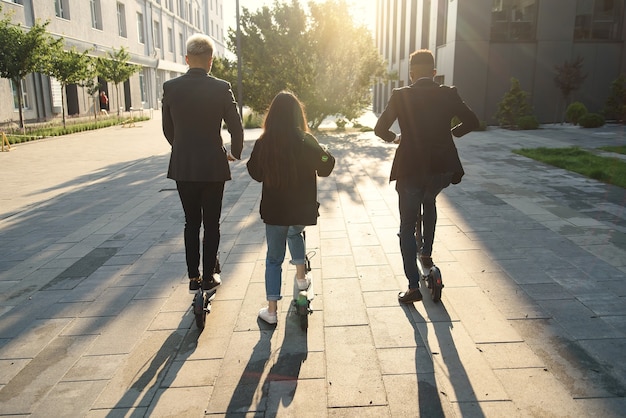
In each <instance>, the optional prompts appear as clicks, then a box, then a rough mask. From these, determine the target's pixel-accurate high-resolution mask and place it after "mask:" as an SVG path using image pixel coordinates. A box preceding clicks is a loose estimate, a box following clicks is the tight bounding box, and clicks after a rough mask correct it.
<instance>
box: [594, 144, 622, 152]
mask: <svg viewBox="0 0 626 418" xmlns="http://www.w3.org/2000/svg"><path fill="white" fill-rule="evenodd" d="M600 149H601V150H603V151H608V152H616V153H618V154H626V145H620V146H617V147H600Z"/></svg>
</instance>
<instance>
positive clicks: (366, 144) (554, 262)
mask: <svg viewBox="0 0 626 418" xmlns="http://www.w3.org/2000/svg"><path fill="white" fill-rule="evenodd" d="M364 120H365V121H370V122H371V121H375V117H373V115H369V117H366V118H365V119H364ZM365 124H367V125H369V126H372V125H373V122H371V123H367V122H366V123H365ZM259 133H260V130H258V129H257V130H250V131H246V139H247V140H248V141H247V142H246V148H245V151H244V161H241V162H235V163H233V164H232V165H231V168H232V172H233V180H232V181H230V182H228V183H227V187H226V192H225V198H224V207H223V212H222V240H221V245H220V258H221V261H222V267H223V271H222V279H223V285H222V286H221V287H220V289H219V291H218V293H217V298H216V300H215V302H214V303H213V311H212V313H211V314H210V315H208V316H207V323H206V328H205V330H204V331H203V332H202V333H200V332H199V331H198V330H197V328H196V325H195V322H194V316H193V314H192V312H191V310H190V304H191V299H192V296H191V295H189V294H188V292H187V280H186V277H185V271H186V269H185V261H184V247H183V238H182V232H183V224H184V219H183V213H182V208H181V207H180V202H179V200H178V196H177V194H176V191H175V185H174V183H173V182H172V181H171V180H168V179H166V177H165V173H166V170H167V162H168V157H169V155H168V152H169V145H168V144H167V142H166V141H165V139H164V138H163V136H162V134H161V125H160V117H159V114H158V112H155V114H154V119H153V120H151V121H148V122H142V123H138V124H137V125H136V126H135V127H132V128H121V127H113V128H107V129H103V130H99V131H94V132H87V133H81V134H76V135H70V136H68V137H63V138H54V139H46V140H43V141H37V142H35V143H28V144H23V145H16V146H14V147H12V150H11V151H10V152H5V153H2V154H0V178H1V181H2V187H0V202H1V206H0V415H19V416H46V417H50V416H67V417H70V416H71V417H77V416H88V417H101V416H102V417H103V416H108V417H117V416H144V415H145V416H186V417H196V416H197V417H200V416H204V415H216V416H224V415H226V416H238V415H241V416H244V414H246V413H247V414H248V416H268V417H273V416H316V417H319V416H331V417H343V416H345V417H353V416H359V417H367V416H372V417H384V416H392V417H407V416H423V417H432V416H446V417H448V416H450V417H452V416H463V417H502V416H532V417H545V416H571V417H574V416H576V417H578V416H603V417H618V416H623V411H625V410H626V400H625V399H624V396H625V394H626V303H625V297H626V213H625V211H624V207H625V206H626V192H625V191H624V190H623V189H619V188H616V187H612V186H607V185H604V184H602V183H598V182H596V181H593V180H589V179H586V178H583V177H581V176H579V175H576V174H572V173H569V172H566V171H564V170H560V169H556V168H552V167H549V166H546V165H544V164H541V163H539V162H535V161H532V160H529V159H526V158H524V157H521V156H518V155H515V154H513V153H511V152H510V151H511V149H514V148H521V147H538V146H547V147H560V146H571V145H576V146H580V147H583V148H596V147H598V146H601V145H607V144H611V145H616V144H619V145H624V144H626V135H625V134H624V129H623V127H616V126H609V127H605V128H600V129H593V130H584V129H580V128H575V127H569V126H567V125H564V126H561V125H554V126H545V127H544V129H540V130H537V131H518V132H514V131H505V130H499V129H491V130H488V131H486V132H475V133H472V134H470V135H468V136H467V137H464V138H462V139H461V140H459V141H458V142H457V144H458V147H459V152H460V155H461V159H462V161H463V163H464V167H465V171H466V172H467V174H466V176H465V177H464V179H463V181H462V183H461V184H459V185H457V186H451V187H449V188H447V189H446V190H445V191H444V192H443V194H442V195H441V196H440V197H439V199H438V208H439V213H438V215H439V217H438V223H437V236H436V242H435V250H434V254H433V258H434V260H435V262H436V263H437V265H438V266H439V267H440V268H441V270H442V272H443V279H444V284H445V288H444V290H443V299H442V302H441V303H437V304H436V303H434V302H432V301H431V300H430V299H429V298H428V292H427V291H426V290H424V289H423V292H424V295H425V300H424V301H423V302H417V303H415V304H414V305H411V306H400V305H399V304H398V302H397V293H398V292H399V291H401V290H404V289H405V287H406V284H407V282H406V279H405V278H404V275H403V271H402V263H401V257H400V252H399V245H398V238H397V235H396V233H397V230H398V210H397V196H396V193H395V191H394V188H393V184H389V183H388V173H389V169H390V165H391V160H392V158H393V154H394V152H395V146H394V145H390V144H385V143H383V142H382V141H380V140H378V139H377V138H376V137H375V136H374V135H373V133H371V132H365V133H336V132H326V133H324V134H319V135H318V138H319V140H320V141H321V142H323V143H326V144H328V145H329V147H330V149H331V150H332V152H333V153H334V155H335V156H336V157H337V166H336V168H335V171H334V172H333V174H332V175H331V176H330V177H329V178H326V179H320V180H319V183H318V186H319V200H320V202H321V204H322V206H321V208H320V215H321V216H320V220H319V224H318V225H317V226H315V227H309V228H307V246H308V249H309V250H310V251H313V252H314V254H313V253H312V254H311V255H312V267H313V275H314V277H315V290H316V298H315V300H314V301H313V306H312V307H313V310H314V312H313V314H312V315H310V317H309V329H308V332H306V333H305V332H303V331H302V330H301V329H300V326H299V324H298V321H297V317H296V316H295V314H294V312H293V309H292V308H291V307H290V303H291V293H292V278H293V273H294V270H293V269H292V268H291V267H290V266H289V265H288V264H287V263H285V265H284V267H285V272H284V280H283V294H284V296H285V298H284V299H283V301H282V302H281V303H280V305H279V306H280V310H281V312H280V314H279V324H278V326H277V327H271V326H268V325H266V324H264V323H262V322H261V321H259V320H257V317H256V313H257V311H258V310H259V308H261V307H262V306H263V305H264V295H265V293H264V284H263V272H264V258H265V246H264V226H263V224H262V222H261V220H260V219H259V215H258V207H259V200H260V191H261V187H260V184H258V183H256V182H254V181H253V180H251V179H250V177H249V176H248V175H247V172H246V169H245V158H247V156H248V155H249V153H250V151H251V149H252V144H253V142H252V141H253V140H254V139H256V138H257V137H258V135H259ZM225 137H227V134H225Z"/></svg>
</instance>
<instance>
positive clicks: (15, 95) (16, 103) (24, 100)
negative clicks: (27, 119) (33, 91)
mask: <svg viewBox="0 0 626 418" xmlns="http://www.w3.org/2000/svg"><path fill="white" fill-rule="evenodd" d="M20 84H21V85H22V109H29V108H30V105H29V103H28V91H27V90H26V82H25V81H24V80H21V82H20ZM11 90H12V91H13V109H15V110H18V109H19V108H20V105H19V101H18V97H19V96H18V94H19V92H18V91H17V85H16V84H15V82H14V81H13V80H11Z"/></svg>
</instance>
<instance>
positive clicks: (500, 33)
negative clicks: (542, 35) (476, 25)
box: [491, 0, 537, 41]
mask: <svg viewBox="0 0 626 418" xmlns="http://www.w3.org/2000/svg"><path fill="white" fill-rule="evenodd" d="M536 16H537V0H494V1H493V7H492V9H491V40H492V41H532V40H534V39H535V31H536V23H537V17H536Z"/></svg>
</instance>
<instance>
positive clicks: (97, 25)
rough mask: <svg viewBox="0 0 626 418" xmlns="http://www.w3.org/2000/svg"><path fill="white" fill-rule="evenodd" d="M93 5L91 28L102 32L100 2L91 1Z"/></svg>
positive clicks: (96, 0)
mask: <svg viewBox="0 0 626 418" xmlns="http://www.w3.org/2000/svg"><path fill="white" fill-rule="evenodd" d="M89 1H90V5H91V27H92V28H94V29H100V30H102V13H101V12H100V0H89Z"/></svg>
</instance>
